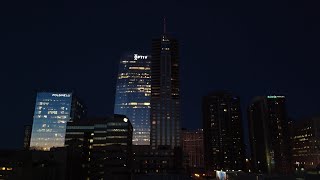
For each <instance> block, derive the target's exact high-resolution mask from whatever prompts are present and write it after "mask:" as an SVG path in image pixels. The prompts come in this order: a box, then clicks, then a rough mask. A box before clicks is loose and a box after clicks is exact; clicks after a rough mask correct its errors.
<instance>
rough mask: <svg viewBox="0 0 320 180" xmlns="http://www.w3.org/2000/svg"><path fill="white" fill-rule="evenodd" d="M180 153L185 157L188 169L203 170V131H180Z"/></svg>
mask: <svg viewBox="0 0 320 180" xmlns="http://www.w3.org/2000/svg"><path fill="white" fill-rule="evenodd" d="M181 134H182V151H183V153H184V154H186V156H187V160H188V161H187V163H188V167H189V168H191V169H198V168H204V143H203V129H197V130H184V129H183V130H182V133H181Z"/></svg>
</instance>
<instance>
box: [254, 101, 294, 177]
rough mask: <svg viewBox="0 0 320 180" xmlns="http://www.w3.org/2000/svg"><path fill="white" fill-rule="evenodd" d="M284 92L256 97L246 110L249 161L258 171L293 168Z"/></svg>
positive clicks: (274, 171) (285, 172) (272, 171)
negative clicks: (249, 145) (250, 158)
mask: <svg viewBox="0 0 320 180" xmlns="http://www.w3.org/2000/svg"><path fill="white" fill-rule="evenodd" d="M285 100H286V99H285V97H284V96H267V97H256V98H255V99H254V100H253V102H252V103H251V105H250V106H249V110H248V120H249V137H250V144H251V156H252V165H253V167H254V169H255V171H256V172H259V173H279V174H289V173H291V171H292V168H291V167H292V165H291V150H290V147H291V146H290V137H289V135H290V131H289V128H288V117H287V110H286V103H285V102H286V101H285Z"/></svg>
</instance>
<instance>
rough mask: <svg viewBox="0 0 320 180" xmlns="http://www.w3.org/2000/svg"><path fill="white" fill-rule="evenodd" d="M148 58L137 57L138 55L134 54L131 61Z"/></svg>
mask: <svg viewBox="0 0 320 180" xmlns="http://www.w3.org/2000/svg"><path fill="white" fill-rule="evenodd" d="M147 58H148V56H142V55H139V54H134V55H133V59H134V60H138V59H147Z"/></svg>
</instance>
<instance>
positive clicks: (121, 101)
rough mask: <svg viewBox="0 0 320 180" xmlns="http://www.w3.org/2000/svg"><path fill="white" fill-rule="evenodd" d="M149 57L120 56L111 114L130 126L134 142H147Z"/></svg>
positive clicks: (144, 143) (149, 92) (145, 143)
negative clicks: (126, 118)
mask: <svg viewBox="0 0 320 180" xmlns="http://www.w3.org/2000/svg"><path fill="white" fill-rule="evenodd" d="M150 64H151V56H150V55H141V54H137V53H133V54H129V53H128V54H125V55H124V56H122V58H121V59H120V64H119V73H118V80H117V89H116V98H115V106H114V113H115V114H122V115H126V116H127V117H128V118H129V119H130V121H131V123H132V126H133V138H132V144H133V145H150V94H151V82H150V81H151V76H150V74H151V72H150Z"/></svg>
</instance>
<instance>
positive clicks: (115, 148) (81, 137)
mask: <svg viewBox="0 0 320 180" xmlns="http://www.w3.org/2000/svg"><path fill="white" fill-rule="evenodd" d="M132 131H133V128H132V125H131V123H130V121H129V119H128V118H127V117H126V116H124V115H114V116H112V117H107V118H89V119H87V120H83V121H78V122H68V124H67V131H66V139H65V144H66V147H67V148H69V149H73V147H76V148H78V149H79V150H80V151H81V152H82V160H81V161H82V162H81V163H82V164H83V166H82V167H83V172H84V173H85V174H86V176H87V177H88V179H129V178H128V177H130V170H131V162H132Z"/></svg>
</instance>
